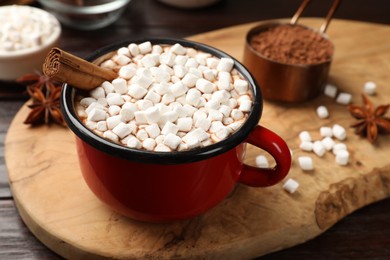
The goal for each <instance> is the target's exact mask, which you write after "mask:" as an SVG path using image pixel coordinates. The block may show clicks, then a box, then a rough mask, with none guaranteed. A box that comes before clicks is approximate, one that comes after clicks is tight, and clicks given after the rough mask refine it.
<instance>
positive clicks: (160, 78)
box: [153, 68, 171, 83]
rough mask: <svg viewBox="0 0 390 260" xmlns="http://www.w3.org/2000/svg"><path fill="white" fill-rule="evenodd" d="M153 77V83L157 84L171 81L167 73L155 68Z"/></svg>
mask: <svg viewBox="0 0 390 260" xmlns="http://www.w3.org/2000/svg"><path fill="white" fill-rule="evenodd" d="M153 76H154V81H155V82H159V83H168V82H169V81H170V80H171V75H170V74H169V72H168V71H166V70H164V69H162V68H156V70H155V73H154V75H153Z"/></svg>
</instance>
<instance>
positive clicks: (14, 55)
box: [0, 5, 61, 81]
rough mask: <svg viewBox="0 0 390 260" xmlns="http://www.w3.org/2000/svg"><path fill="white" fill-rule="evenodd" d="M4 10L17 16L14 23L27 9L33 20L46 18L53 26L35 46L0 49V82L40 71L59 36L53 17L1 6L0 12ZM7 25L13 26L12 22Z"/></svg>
mask: <svg viewBox="0 0 390 260" xmlns="http://www.w3.org/2000/svg"><path fill="white" fill-rule="evenodd" d="M5 8H13V9H14V11H15V13H16V14H17V15H16V16H17V18H16V19H15V23H17V22H18V19H24V18H23V15H22V13H23V11H26V10H27V9H29V10H32V12H31V15H33V16H34V17H33V19H41V18H42V17H44V16H45V17H46V18H47V17H48V18H49V19H50V21H51V22H52V24H51V26H53V30H52V32H51V34H50V35H49V36H48V37H47V38H45V39H44V40H43V41H42V42H41V43H40V44H38V45H36V46H32V47H26V48H21V49H18V50H5V49H2V48H0V80H2V81H14V80H16V79H17V78H19V77H21V76H23V75H25V74H27V73H32V72H35V71H42V64H43V62H44V60H45V57H46V55H47V53H48V52H49V51H50V49H51V48H52V47H54V46H58V43H59V38H60V35H61V26H60V23H59V21H58V20H57V19H56V18H55V17H54V16H53V15H51V14H49V13H47V12H46V11H43V10H41V9H38V8H34V7H30V6H18V5H14V6H2V7H0V11H5V10H6V9H5ZM26 8H27V9H26ZM0 22H1V21H0ZM9 24H11V25H12V26H13V24H12V21H11V22H10V23H9ZM0 25H1V24H0ZM1 28H2V27H1V26H0V36H1V32H2V31H1ZM25 34H26V33H23V34H22V35H25ZM3 40H4V37H3V38H2V37H0V41H3Z"/></svg>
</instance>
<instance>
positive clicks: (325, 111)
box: [316, 106, 329, 119]
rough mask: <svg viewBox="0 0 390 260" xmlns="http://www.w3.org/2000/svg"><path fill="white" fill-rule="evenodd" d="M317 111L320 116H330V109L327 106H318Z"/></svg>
mask: <svg viewBox="0 0 390 260" xmlns="http://www.w3.org/2000/svg"><path fill="white" fill-rule="evenodd" d="M316 112H317V116H318V117H319V118H322V119H323V118H328V117H329V112H328V109H327V108H326V107H325V106H319V107H317V109H316Z"/></svg>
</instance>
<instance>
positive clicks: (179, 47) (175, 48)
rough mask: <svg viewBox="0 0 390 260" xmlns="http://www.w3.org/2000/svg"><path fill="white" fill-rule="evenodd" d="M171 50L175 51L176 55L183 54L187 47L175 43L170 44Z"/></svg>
mask: <svg viewBox="0 0 390 260" xmlns="http://www.w3.org/2000/svg"><path fill="white" fill-rule="evenodd" d="M171 52H173V53H175V54H176V55H184V54H186V53H187V49H186V48H185V47H183V46H182V45H181V44H179V43H176V44H174V45H172V47H171Z"/></svg>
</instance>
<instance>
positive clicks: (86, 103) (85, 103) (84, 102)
mask: <svg viewBox="0 0 390 260" xmlns="http://www.w3.org/2000/svg"><path fill="white" fill-rule="evenodd" d="M94 102H96V99H95V98H92V97H85V98H83V99H81V100H80V105H82V106H83V107H88V106H89V105H91V104H92V103H94Z"/></svg>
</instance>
